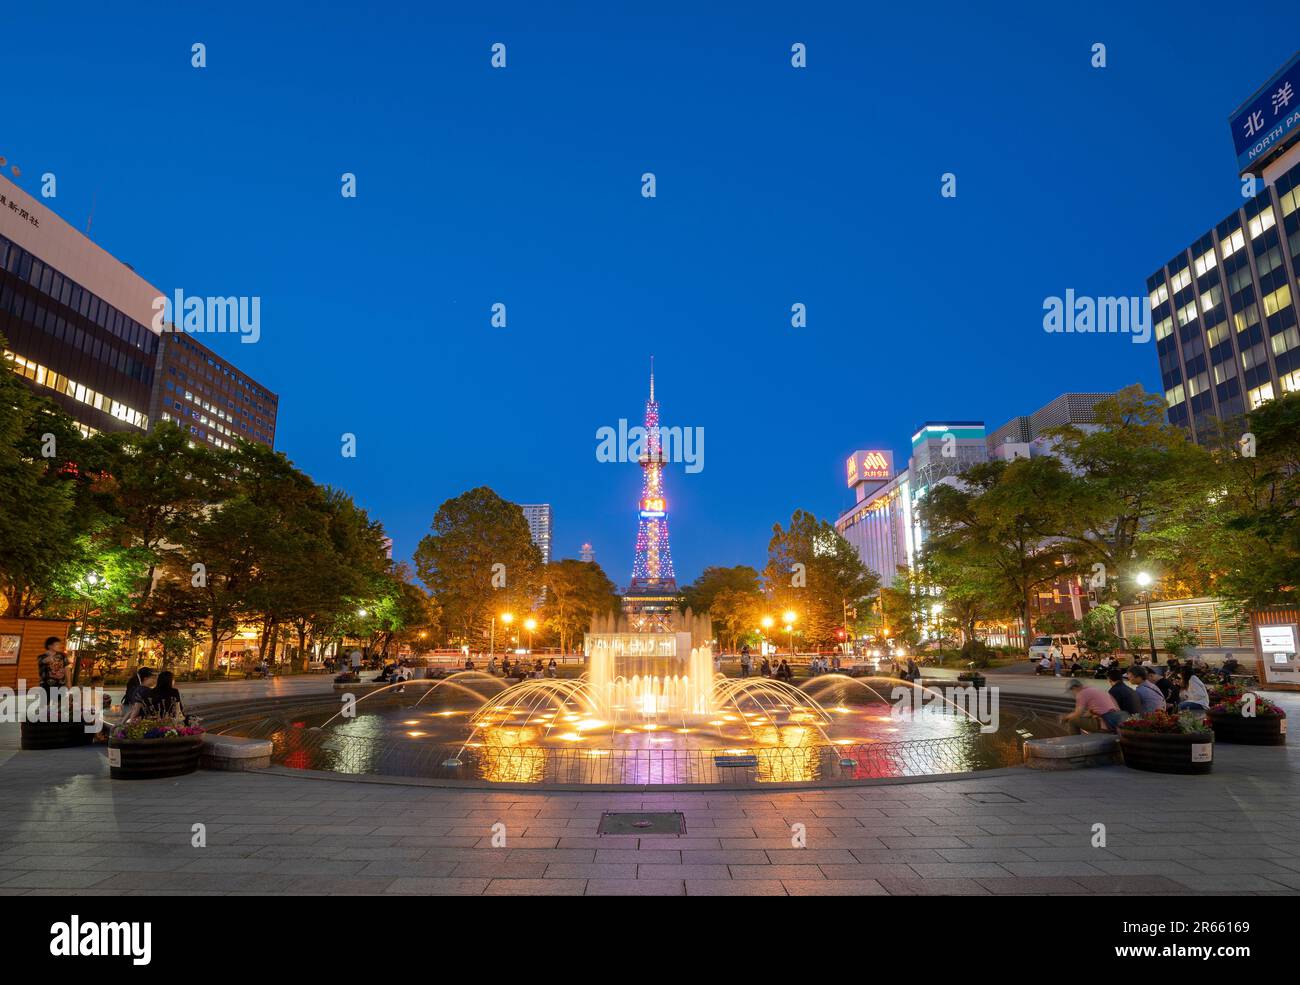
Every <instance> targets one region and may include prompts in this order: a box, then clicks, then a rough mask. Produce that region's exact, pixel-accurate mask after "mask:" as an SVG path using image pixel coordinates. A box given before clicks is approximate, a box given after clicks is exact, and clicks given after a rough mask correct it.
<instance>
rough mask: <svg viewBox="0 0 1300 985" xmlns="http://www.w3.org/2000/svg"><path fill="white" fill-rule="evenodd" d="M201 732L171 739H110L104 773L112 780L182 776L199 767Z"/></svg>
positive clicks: (201, 745)
mask: <svg viewBox="0 0 1300 985" xmlns="http://www.w3.org/2000/svg"><path fill="white" fill-rule="evenodd" d="M202 750H203V736H202V735H187V736H176V737H175V738H171V739H110V740H109V742H108V772H109V774H110V775H111V776H112V777H113V779H115V780H153V779H158V778H160V777H164V776H183V775H184V774H186V773H193V772H194V771H195V770H196V769H198V768H199V754H200V753H201V752H202Z"/></svg>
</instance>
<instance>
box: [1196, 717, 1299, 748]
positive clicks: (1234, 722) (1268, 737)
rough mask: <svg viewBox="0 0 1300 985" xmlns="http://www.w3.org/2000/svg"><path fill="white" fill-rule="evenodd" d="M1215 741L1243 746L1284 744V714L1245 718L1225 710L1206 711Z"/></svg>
mask: <svg viewBox="0 0 1300 985" xmlns="http://www.w3.org/2000/svg"><path fill="white" fill-rule="evenodd" d="M1206 717H1207V718H1208V719H1209V720H1210V726H1211V727H1212V728H1213V729H1214V738H1215V741H1216V742H1229V743H1232V744H1233V745H1244V746H1284V745H1286V717H1285V716H1284V715H1255V716H1254V717H1252V718H1246V717H1244V716H1242V715H1230V714H1227V713H1225V712H1213V711H1211V712H1207V713H1206Z"/></svg>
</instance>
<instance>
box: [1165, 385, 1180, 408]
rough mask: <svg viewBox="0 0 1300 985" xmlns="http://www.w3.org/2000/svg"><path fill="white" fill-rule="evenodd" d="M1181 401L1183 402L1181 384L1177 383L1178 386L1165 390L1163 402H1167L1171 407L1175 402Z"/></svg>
mask: <svg viewBox="0 0 1300 985" xmlns="http://www.w3.org/2000/svg"><path fill="white" fill-rule="evenodd" d="M1182 402H1183V385H1182V384H1181V383H1179V384H1178V386H1176V387H1174V388H1173V389H1172V390H1166V391H1165V403H1167V404H1168V405H1169V406H1170V407H1173V406H1174V405H1175V404H1181V403H1182Z"/></svg>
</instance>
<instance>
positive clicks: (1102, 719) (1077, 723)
mask: <svg viewBox="0 0 1300 985" xmlns="http://www.w3.org/2000/svg"><path fill="white" fill-rule="evenodd" d="M1066 693H1067V694H1072V695H1074V711H1072V712H1070V713H1069V714H1068V715H1062V716H1061V721H1062V722H1063V723H1064V724H1066V725H1068V726H1069V727H1070V733H1071V734H1072V735H1077V734H1078V733H1080V732H1081V731H1083V730H1084V728H1087V729H1088V730H1089V731H1099V732H1114V731H1115V730H1116V729H1118V728H1119V723H1120V722H1122V721H1124V720H1125V719H1126V718H1128V713H1127V712H1124V711H1120V708H1119V705H1118V704H1116V703H1115V699H1114V698H1112V697H1111V696H1110V694H1108V693H1107V692H1105V691H1103V690H1102V689H1101V688H1098V687H1088V686H1086V685H1085V684H1084V683H1083V681H1081V680H1079V679H1077V678H1076V679H1074V680H1072V681H1070V683H1069V684H1067V685H1066Z"/></svg>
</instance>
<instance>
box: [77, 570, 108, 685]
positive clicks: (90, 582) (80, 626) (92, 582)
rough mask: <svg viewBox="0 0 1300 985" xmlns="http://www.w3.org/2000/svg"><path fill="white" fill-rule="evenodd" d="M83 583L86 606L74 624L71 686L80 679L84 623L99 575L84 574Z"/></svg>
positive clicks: (89, 572)
mask: <svg viewBox="0 0 1300 985" xmlns="http://www.w3.org/2000/svg"><path fill="white" fill-rule="evenodd" d="M85 582H86V585H87V586H88V588H87V590H86V604H85V607H84V608H82V610H81V615H80V617H79V618H78V619H77V620H76V623H75V624H74V625H75V628H76V630H77V655H76V657H75V658H73V661H72V683H73V684H76V683H77V681H78V679H79V678H80V677H81V649H82V646H81V645H82V643H84V642H85V640H86V621H87V620H88V619H89V618H90V609H91V597H90V592H91V590H93V589H94V588H95V586H97V585H98V584H99V582H100V577H99V574H98V573H97V572H94V571H88V572H86V578H85ZM104 584H105V585H107V584H108V582H104ZM92 669H93V667H92ZM92 676H93V675H92Z"/></svg>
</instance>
